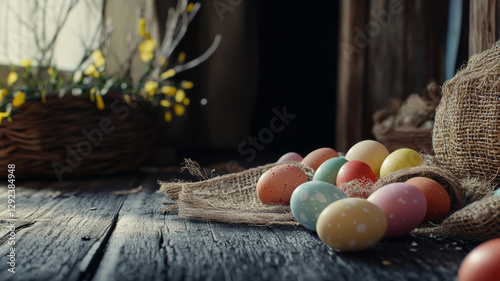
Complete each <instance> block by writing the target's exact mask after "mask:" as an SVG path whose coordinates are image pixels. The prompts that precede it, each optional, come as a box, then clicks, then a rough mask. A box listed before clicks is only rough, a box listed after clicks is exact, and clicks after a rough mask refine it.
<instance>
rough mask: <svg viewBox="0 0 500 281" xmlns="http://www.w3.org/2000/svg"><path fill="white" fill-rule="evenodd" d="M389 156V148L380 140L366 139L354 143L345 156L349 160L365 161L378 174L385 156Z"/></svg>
mask: <svg viewBox="0 0 500 281" xmlns="http://www.w3.org/2000/svg"><path fill="white" fill-rule="evenodd" d="M387 156H389V150H387V148H386V147H385V146H384V145H383V144H381V143H380V142H378V141H374V140H364V141H360V142H358V143H356V144H355V145H353V146H352V147H351V148H350V149H349V151H347V154H346V155H345V158H346V159H347V160H349V161H350V160H359V161H363V162H365V163H366V164H368V166H370V167H371V168H372V169H373V171H374V172H375V173H376V174H377V175H378V174H379V173H380V166H382V162H384V160H385V158H386V157H387Z"/></svg>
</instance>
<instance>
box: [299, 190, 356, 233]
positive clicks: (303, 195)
mask: <svg viewBox="0 0 500 281" xmlns="http://www.w3.org/2000/svg"><path fill="white" fill-rule="evenodd" d="M342 198H347V195H346V194H345V193H344V192H343V191H342V190H340V189H339V188H338V187H336V186H335V185H333V184H330V183H327V182H322V181H309V182H305V183H303V184H301V185H299V186H298V187H297V188H296V189H295V190H294V191H293V193H292V197H291V198H290V209H291V210H292V214H293V216H294V217H295V219H296V220H297V221H298V222H299V223H300V224H301V225H303V226H304V227H307V228H309V229H310V230H313V231H316V222H317V220H318V217H319V214H321V212H322V211H323V209H325V208H326V207H327V206H328V205H330V204H331V203H333V202H335V201H337V200H339V199H342Z"/></svg>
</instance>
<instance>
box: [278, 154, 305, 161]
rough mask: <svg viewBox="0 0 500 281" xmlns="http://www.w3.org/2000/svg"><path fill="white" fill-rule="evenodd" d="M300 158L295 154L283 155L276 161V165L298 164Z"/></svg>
mask: <svg viewBox="0 0 500 281" xmlns="http://www.w3.org/2000/svg"><path fill="white" fill-rule="evenodd" d="M302 159H303V158H302V156H300V154H298V153H297V152H288V153H285V154H284V155H283V156H281V157H280V159H278V163H284V162H291V161H293V162H300V161H302Z"/></svg>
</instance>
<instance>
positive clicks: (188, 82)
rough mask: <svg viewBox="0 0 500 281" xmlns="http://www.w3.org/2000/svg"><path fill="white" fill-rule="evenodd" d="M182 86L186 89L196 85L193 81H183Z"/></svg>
mask: <svg viewBox="0 0 500 281" xmlns="http://www.w3.org/2000/svg"><path fill="white" fill-rule="evenodd" d="M181 87H182V88H184V89H186V90H189V89H192V88H193V87H194V84H193V82H191V81H182V84H181Z"/></svg>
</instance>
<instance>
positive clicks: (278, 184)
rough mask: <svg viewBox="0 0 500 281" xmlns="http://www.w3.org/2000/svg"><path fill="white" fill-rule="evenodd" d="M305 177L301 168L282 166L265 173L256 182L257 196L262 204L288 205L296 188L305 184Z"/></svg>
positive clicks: (289, 165)
mask: <svg viewBox="0 0 500 281" xmlns="http://www.w3.org/2000/svg"><path fill="white" fill-rule="evenodd" d="M306 181H307V176H306V174H305V173H304V171H302V169H301V168H299V167H297V166H294V165H291V164H283V165H279V166H276V167H273V168H271V169H269V170H267V171H265V172H264V173H263V174H262V175H261V176H260V178H259V181H258V182H257V196H258V197H259V199H260V201H261V202H262V203H264V204H289V203H290V197H291V196H292V193H293V191H294V190H295V188H297V186H299V185H301V184H303V183H305V182H306Z"/></svg>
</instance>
